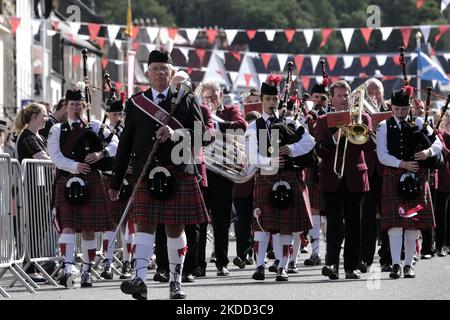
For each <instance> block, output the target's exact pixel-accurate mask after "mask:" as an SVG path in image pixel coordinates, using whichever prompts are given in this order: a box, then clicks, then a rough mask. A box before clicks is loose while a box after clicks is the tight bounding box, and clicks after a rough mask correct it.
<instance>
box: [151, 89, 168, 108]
mask: <svg viewBox="0 0 450 320" xmlns="http://www.w3.org/2000/svg"><path fill="white" fill-rule="evenodd" d="M159 94H163V95H164V99H165V98H167V95H168V94H169V87H167V88H166V90H164V91H163V92H159V91H158V90H155V89H153V88H152V95H153V102H156V103H157V104H158V103H159V98H158V95H159Z"/></svg>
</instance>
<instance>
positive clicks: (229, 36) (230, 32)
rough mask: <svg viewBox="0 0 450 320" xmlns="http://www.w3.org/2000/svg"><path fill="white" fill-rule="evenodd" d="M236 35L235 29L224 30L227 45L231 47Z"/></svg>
mask: <svg viewBox="0 0 450 320" xmlns="http://www.w3.org/2000/svg"><path fill="white" fill-rule="evenodd" d="M237 33H238V30H237V29H229V30H225V35H226V36H227V40H228V44H229V45H231V44H232V43H233V40H234V38H235V37H236V35H237Z"/></svg>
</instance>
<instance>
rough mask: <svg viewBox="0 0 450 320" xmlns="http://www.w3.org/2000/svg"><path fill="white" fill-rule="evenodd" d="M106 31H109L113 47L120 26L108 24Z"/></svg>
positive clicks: (109, 38) (110, 43)
mask: <svg viewBox="0 0 450 320" xmlns="http://www.w3.org/2000/svg"><path fill="white" fill-rule="evenodd" d="M106 29H107V30H108V40H109V45H110V46H112V45H113V43H114V41H115V40H116V38H117V34H118V33H119V30H120V26H118V25H115V24H108V26H107V28H106Z"/></svg>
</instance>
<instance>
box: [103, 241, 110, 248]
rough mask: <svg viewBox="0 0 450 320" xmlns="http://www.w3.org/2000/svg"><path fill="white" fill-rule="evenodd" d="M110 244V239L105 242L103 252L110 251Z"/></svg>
mask: <svg viewBox="0 0 450 320" xmlns="http://www.w3.org/2000/svg"><path fill="white" fill-rule="evenodd" d="M108 244H109V240H108V239H105V240H103V251H107V250H108Z"/></svg>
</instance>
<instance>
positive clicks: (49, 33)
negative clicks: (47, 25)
mask: <svg viewBox="0 0 450 320" xmlns="http://www.w3.org/2000/svg"><path fill="white" fill-rule="evenodd" d="M56 33H57V32H56V31H55V30H47V35H48V36H49V37H53V36H54V35H55V34H56Z"/></svg>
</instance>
